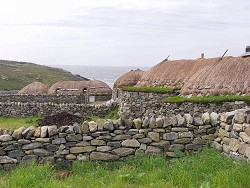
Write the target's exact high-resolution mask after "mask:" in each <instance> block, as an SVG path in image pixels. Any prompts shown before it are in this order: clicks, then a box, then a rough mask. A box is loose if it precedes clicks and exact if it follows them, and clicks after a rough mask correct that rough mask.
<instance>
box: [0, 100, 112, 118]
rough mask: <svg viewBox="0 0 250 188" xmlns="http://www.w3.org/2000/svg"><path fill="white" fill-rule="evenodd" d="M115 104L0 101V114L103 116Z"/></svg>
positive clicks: (15, 115) (14, 115)
mask: <svg viewBox="0 0 250 188" xmlns="http://www.w3.org/2000/svg"><path fill="white" fill-rule="evenodd" d="M115 106H116V104H113V105H112V106H106V105H90V104H74V103H69V104H67V103H66V104H54V103H21V102H7V103H6V102H5V103H2V102H0V116H3V117H28V116H35V115H45V116H46V115H54V114H57V113H60V112H68V113H71V114H75V113H79V114H80V115H81V116H83V117H86V116H100V117H105V116H106V115H107V113H108V112H109V111H110V110H111V109H112V108H114V107H115Z"/></svg>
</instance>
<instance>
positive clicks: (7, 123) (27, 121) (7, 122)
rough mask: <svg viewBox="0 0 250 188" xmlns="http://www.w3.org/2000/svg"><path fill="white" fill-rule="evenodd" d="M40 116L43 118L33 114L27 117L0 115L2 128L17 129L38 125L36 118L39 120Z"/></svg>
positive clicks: (0, 126)
mask: <svg viewBox="0 0 250 188" xmlns="http://www.w3.org/2000/svg"><path fill="white" fill-rule="evenodd" d="M39 118H41V116H32V117H25V118H14V117H0V128H1V129H5V130H15V129H18V128H20V127H22V126H24V127H30V126H37V122H36V120H38V119H39Z"/></svg>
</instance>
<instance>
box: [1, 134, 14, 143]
mask: <svg viewBox="0 0 250 188" xmlns="http://www.w3.org/2000/svg"><path fill="white" fill-rule="evenodd" d="M11 140H13V138H12V136H10V135H8V134H4V135H1V136H0V142H7V141H11Z"/></svg>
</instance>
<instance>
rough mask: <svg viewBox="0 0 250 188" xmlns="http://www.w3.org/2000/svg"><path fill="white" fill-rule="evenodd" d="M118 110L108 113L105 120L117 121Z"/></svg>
mask: <svg viewBox="0 0 250 188" xmlns="http://www.w3.org/2000/svg"><path fill="white" fill-rule="evenodd" d="M118 112H119V108H118V107H116V108H114V109H113V110H111V111H109V113H108V114H107V115H106V116H105V119H119V115H118Z"/></svg>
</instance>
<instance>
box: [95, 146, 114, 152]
mask: <svg viewBox="0 0 250 188" xmlns="http://www.w3.org/2000/svg"><path fill="white" fill-rule="evenodd" d="M111 150H112V148H111V147H110V146H98V147H97V148H96V151H100V152H107V151H111Z"/></svg>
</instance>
